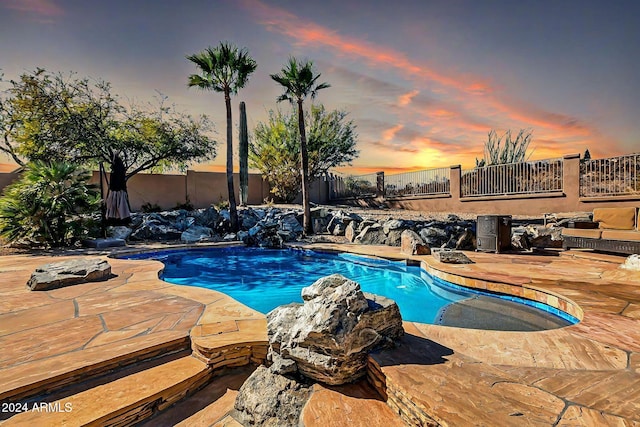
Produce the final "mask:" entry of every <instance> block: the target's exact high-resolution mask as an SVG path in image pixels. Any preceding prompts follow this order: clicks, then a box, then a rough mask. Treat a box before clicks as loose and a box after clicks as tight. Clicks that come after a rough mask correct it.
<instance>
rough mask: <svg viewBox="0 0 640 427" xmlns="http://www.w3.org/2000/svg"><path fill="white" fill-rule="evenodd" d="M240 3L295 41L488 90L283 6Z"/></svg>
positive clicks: (250, 1)
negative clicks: (315, 21)
mask: <svg viewBox="0 0 640 427" xmlns="http://www.w3.org/2000/svg"><path fill="white" fill-rule="evenodd" d="M240 3H241V4H243V5H244V7H245V9H246V10H247V11H249V12H250V13H251V14H253V15H254V16H256V18H257V19H258V20H259V21H260V22H261V23H262V24H263V25H264V26H265V27H266V28H267V29H268V30H269V31H273V32H276V33H279V34H282V35H284V36H287V37H290V38H292V39H293V40H294V43H295V44H297V45H301V46H307V45H312V46H313V45H320V46H325V47H329V48H333V49H335V51H336V52H339V53H340V54H342V55H348V56H350V57H354V56H356V57H360V58H362V59H365V60H367V61H368V62H369V63H371V64H374V65H385V66H388V67H391V68H396V69H399V70H403V72H405V73H407V74H409V75H413V76H417V77H421V78H424V79H427V80H429V81H432V82H436V83H438V84H440V85H442V86H445V87H452V88H455V89H457V90H461V91H466V92H469V93H478V92H482V91H488V90H490V89H489V87H488V86H487V85H486V84H485V83H483V82H480V81H468V79H465V78H462V77H458V78H454V77H451V76H452V74H451V73H446V74H445V73H439V72H436V71H435V70H433V69H431V68H430V67H428V66H427V65H426V64H415V63H413V62H411V61H410V60H409V59H408V58H407V56H406V55H405V54H404V53H402V52H396V51H394V50H391V49H387V48H384V47H382V46H378V45H375V44H373V43H369V42H366V41H363V40H359V39H357V38H351V37H344V36H340V35H339V34H337V32H336V31H333V30H330V29H328V28H325V27H323V26H321V25H318V24H315V23H313V22H310V21H304V20H303V19H302V18H300V17H299V16H297V15H295V14H293V13H291V12H289V11H287V10H285V9H282V8H279V7H275V6H270V5H267V4H265V3H263V2H262V1H260V0H241V1H240Z"/></svg>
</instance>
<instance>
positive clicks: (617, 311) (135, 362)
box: [0, 244, 640, 426]
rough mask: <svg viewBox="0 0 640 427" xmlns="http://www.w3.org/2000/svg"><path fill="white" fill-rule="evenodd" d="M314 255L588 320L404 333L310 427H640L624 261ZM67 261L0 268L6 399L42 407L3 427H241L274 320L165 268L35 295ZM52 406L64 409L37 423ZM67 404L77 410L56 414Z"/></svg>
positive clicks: (4, 260)
mask: <svg viewBox="0 0 640 427" xmlns="http://www.w3.org/2000/svg"><path fill="white" fill-rule="evenodd" d="M307 247H309V246H307ZM311 247H313V248H316V249H323V250H341V251H350V252H354V253H361V254H366V255H375V256H383V257H388V258H396V259H406V258H410V259H411V260H412V262H415V263H420V264H422V267H423V268H425V269H426V270H428V271H430V272H431V273H432V274H434V275H436V276H438V277H441V278H443V279H445V280H449V281H451V282H453V283H457V284H461V285H464V286H470V287H479V288H485V289H489V290H494V291H500V292H504V293H511V294H515V295H520V296H524V297H527V298H531V299H535V300H538V301H543V302H545V303H548V304H550V305H552V306H555V307H558V308H559V309H562V310H564V311H566V312H569V313H571V314H573V315H575V316H577V317H580V318H582V321H581V322H580V323H579V324H577V325H574V326H570V327H567V328H562V329H556V330H549V331H542V332H504V331H486V330H471V329H460V328H452V327H443V326H436V325H425V324H418V323H410V322H405V330H406V331H407V334H406V336H405V338H404V339H403V341H402V343H401V345H400V346H399V347H398V348H397V349H395V350H393V351H391V352H384V353H380V354H374V355H372V356H371V357H370V361H369V375H368V377H369V381H368V382H366V381H364V382H360V383H356V384H353V385H350V386H348V387H343V388H340V387H322V386H316V388H315V390H314V393H313V395H312V399H311V400H310V402H309V403H308V404H307V406H306V407H305V410H304V412H303V420H304V423H305V425H306V426H312V425H318V426H321V425H322V426H326V425H343V424H342V423H343V422H344V420H349V425H363V426H365V425H366V426H372V425H405V424H409V425H411V424H415V425H438V424H440V425H445V426H460V425H487V426H491V425H514V426H516V425H518V426H520V425H561V426H569V425H571V426H577V425H593V426H609V425H611V426H631V425H640V273H638V272H632V271H628V270H622V269H619V268H618V266H619V264H620V263H621V262H622V261H623V260H624V258H621V257H614V256H604V255H594V254H585V253H582V252H579V251H577V252H567V253H562V254H560V255H561V256H549V255H510V254H500V255H495V254H483V253H467V255H468V256H469V257H470V258H471V259H472V260H473V261H475V264H465V265H449V264H441V263H439V262H437V261H435V260H434V259H433V257H432V256H430V255H427V256H413V257H407V256H404V255H401V254H400V251H399V248H397V247H389V246H356V245H337V244H315V245H312V246H311ZM556 255H557V254H556ZM75 256H77V255H75ZM69 258H71V257H70V256H57V257H51V256H31V255H9V256H2V257H0V348H2V349H3V351H2V352H1V353H0V400H1V401H2V402H3V403H22V404H26V405H28V409H29V412H27V413H20V414H17V415H13V416H11V417H9V416H10V415H11V414H7V413H6V411H5V413H3V414H0V420H2V419H4V420H5V421H4V424H5V425H82V424H87V423H96V424H101V425H116V424H130V423H135V422H138V421H141V420H143V419H145V418H146V417H149V416H152V415H154V414H157V413H159V412H160V415H156V417H157V418H153V419H151V420H150V421H148V425H154V422H155V423H156V424H155V425H163V421H162V420H163V419H164V420H166V422H167V423H169V424H175V423H178V422H181V423H182V425H237V423H235V421H234V420H233V418H231V416H230V414H229V411H230V410H231V409H232V407H233V400H234V396H235V394H234V393H235V392H236V390H237V387H239V384H241V382H242V381H243V380H242V378H243V376H242V375H245V377H246V372H245V371H242V372H241V371H238V369H240V370H242V369H245V370H246V369H249V365H251V364H256V363H259V362H260V361H261V360H263V359H264V357H265V355H266V341H267V339H266V325H265V319H264V316H263V315H262V314H260V313H257V312H255V311H253V310H251V309H249V308H247V307H245V306H243V305H241V304H239V303H238V302H236V301H234V300H233V299H231V298H230V297H228V296H226V295H223V294H220V293H218V292H215V291H209V290H204V289H200V288H192V287H188V286H176V285H171V284H168V283H165V282H163V281H161V280H159V279H158V271H159V270H160V269H162V264H161V263H159V262H156V261H140V260H136V261H133V260H120V259H109V262H110V264H111V265H112V272H113V273H114V274H115V275H116V277H114V278H112V279H110V280H108V281H106V282H98V283H87V284H81V285H75V286H71V287H68V288H61V289H55V290H51V291H41V292H30V291H28V290H27V288H26V286H25V284H26V281H27V280H28V278H29V276H30V274H31V272H32V271H33V270H34V269H35V267H36V266H38V265H41V264H45V263H48V262H52V261H62V260H65V259H69ZM105 258H106V257H105ZM118 372H119V373H118ZM249 372H250V371H249ZM203 387H204V388H203ZM198 390H200V391H198ZM207 390H209V392H207ZM185 396H191V397H187V398H186V399H184V398H185ZM41 402H48V403H52V405H51V406H49V407H47V408H46V410H42V411H37V412H34V411H33V410H32V408H33V405H34V404H40V403H41ZM56 402H57V403H59V405H58V406H55V403H56ZM176 402H180V403H178V405H182V406H180V407H175V408H174V409H172V408H171V405H173V404H174V403H176ZM385 402H386V403H385ZM65 404H70V407H71V408H72V409H71V411H67V412H65V411H63V410H57V409H60V408H64V407H65ZM45 406H46V405H45ZM188 407H189V408H190V409H188V410H187V409H185V408H188ZM167 408H169V409H167ZM178 408H182V409H181V410H179V409H178ZM163 417H164V418H163ZM154 420H155V421H154ZM169 420H170V421H169ZM157 423H160V424H157ZM234 423H235V424H234Z"/></svg>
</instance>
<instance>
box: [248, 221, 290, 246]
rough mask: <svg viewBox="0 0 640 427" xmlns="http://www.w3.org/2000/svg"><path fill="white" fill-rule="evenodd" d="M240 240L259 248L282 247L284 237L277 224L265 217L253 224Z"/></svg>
mask: <svg viewBox="0 0 640 427" xmlns="http://www.w3.org/2000/svg"><path fill="white" fill-rule="evenodd" d="M242 241H243V242H244V243H245V244H246V245H247V246H259V247H261V248H274V249H279V248H282V247H284V239H283V238H282V236H281V234H280V226H279V224H278V223H277V222H275V221H272V220H269V219H267V218H265V219H263V220H261V221H260V222H258V223H257V224H256V225H255V226H253V227H252V228H251V229H250V230H249V232H248V234H247V236H246V238H243V239H242Z"/></svg>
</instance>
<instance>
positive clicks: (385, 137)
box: [382, 125, 404, 142]
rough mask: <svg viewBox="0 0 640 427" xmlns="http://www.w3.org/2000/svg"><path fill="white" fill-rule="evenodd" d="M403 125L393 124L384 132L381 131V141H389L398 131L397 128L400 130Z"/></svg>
mask: <svg viewBox="0 0 640 427" xmlns="http://www.w3.org/2000/svg"><path fill="white" fill-rule="evenodd" d="M403 127H404V126H403V125H395V126H394V127H392V128H390V129H387V130H385V131H384V132H382V140H383V141H385V142H386V141H391V140H392V139H393V138H394V137H395V136H396V134H397V133H398V131H399V130H401V129H402V128H403Z"/></svg>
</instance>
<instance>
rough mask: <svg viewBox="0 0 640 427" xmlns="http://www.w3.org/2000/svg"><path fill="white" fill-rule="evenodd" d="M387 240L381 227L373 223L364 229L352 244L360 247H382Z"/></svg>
mask: <svg viewBox="0 0 640 427" xmlns="http://www.w3.org/2000/svg"><path fill="white" fill-rule="evenodd" d="M386 240H387V236H385V234H384V231H383V230H382V226H381V225H380V224H378V223H374V224H372V225H369V226H367V227H365V228H364V229H363V230H362V231H361V232H360V234H358V236H357V237H356V238H355V239H354V242H355V243H357V244H360V245H384V244H385V242H386Z"/></svg>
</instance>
